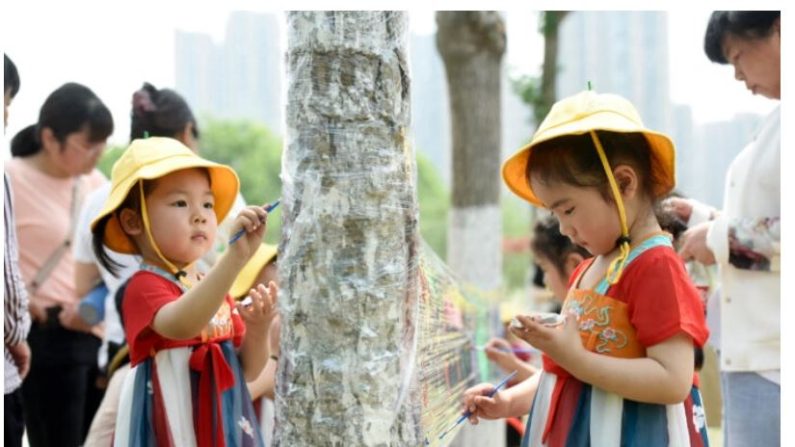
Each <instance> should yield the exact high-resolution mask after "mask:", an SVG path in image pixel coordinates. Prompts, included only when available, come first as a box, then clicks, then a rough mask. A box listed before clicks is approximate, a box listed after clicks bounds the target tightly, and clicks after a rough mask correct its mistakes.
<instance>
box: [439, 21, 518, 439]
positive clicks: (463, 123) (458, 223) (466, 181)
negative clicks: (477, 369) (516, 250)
mask: <svg viewBox="0 0 795 447" xmlns="http://www.w3.org/2000/svg"><path fill="white" fill-rule="evenodd" d="M436 23H437V34H436V43H437V47H438V49H439V53H440V54H441V56H442V60H443V61H444V66H445V72H446V74H447V86H448V93H449V98H450V117H451V130H452V133H453V135H452V141H453V163H452V166H453V172H452V175H451V178H452V183H453V196H452V203H453V207H452V209H451V210H450V217H449V219H450V220H449V224H448V230H449V231H448V239H447V260H448V263H449V265H450V267H451V269H452V271H453V272H455V273H456V275H457V276H458V278H459V279H461V280H462V281H463V282H464V283H469V284H473V285H475V286H477V287H478V288H480V289H483V290H486V291H495V290H496V289H497V288H498V287H499V286H500V283H501V278H502V251H501V246H502V244H501V239H502V216H501V212H500V205H499V199H500V180H499V178H500V177H499V172H500V164H501V163H500V162H501V156H500V153H501V151H500V146H501V141H500V133H501V127H500V88H501V82H502V57H503V54H504V53H505V43H506V42H505V25H504V22H503V20H502V18H501V17H500V15H499V14H498V13H496V12H492V11H468V12H438V13H436ZM504 443H505V424H504V422H503V421H491V422H485V421H484V422H482V423H481V424H480V425H478V426H477V427H474V426H470V425H468V424H467V425H465V426H464V428H463V429H462V431H461V432H460V433H459V436H458V437H457V438H456V439H455V441H454V445H458V446H481V445H489V446H499V445H504Z"/></svg>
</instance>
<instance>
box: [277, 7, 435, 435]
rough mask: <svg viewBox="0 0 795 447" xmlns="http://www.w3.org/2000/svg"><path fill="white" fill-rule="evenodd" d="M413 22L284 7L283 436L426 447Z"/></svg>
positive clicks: (394, 16)
mask: <svg viewBox="0 0 795 447" xmlns="http://www.w3.org/2000/svg"><path fill="white" fill-rule="evenodd" d="M406 29H407V17H406V14H405V13H399V12H331V11H329V12H291V13H288V14H287V30H288V52H287V67H288V68H287V72H288V73H287V74H288V95H287V144H286V150H285V153H284V156H283V162H282V174H281V175H282V180H283V189H282V194H283V204H284V210H283V219H284V224H283V225H284V227H283V231H282V242H281V246H280V255H279V261H278V262H279V277H280V280H281V292H280V296H279V307H280V313H281V316H282V319H283V320H282V321H283V323H282V325H281V328H282V329H281V331H282V332H281V352H282V355H281V357H280V360H279V376H278V380H277V382H278V383H277V390H276V421H277V422H276V426H277V433H276V442H275V445H283V446H314V445H345V446H349V445H379V446H387V445H419V444H421V441H419V436H420V434H419V430H420V428H419V427H420V424H419V422H418V420H419V405H418V403H417V400H416V396H415V395H414V393H415V391H416V389H417V387H416V382H411V380H415V379H413V378H412V377H413V376H414V374H413V373H412V371H413V368H411V367H410V366H411V364H410V363H411V362H412V360H411V359H410V357H411V356H408V355H406V353H407V352H409V351H410V350H411V349H412V348H411V346H412V345H413V343H414V336H415V335H414V334H415V326H414V324H415V321H414V318H415V310H416V306H417V293H418V289H417V265H418V261H417V250H418V207H417V203H416V193H415V183H416V182H415V178H416V173H415V170H416V168H415V162H414V157H413V151H412V149H411V147H410V145H408V144H407V141H406V135H408V126H409V116H410V109H409V107H410V104H409V76H408V67H407V57H406Z"/></svg>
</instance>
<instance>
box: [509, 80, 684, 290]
mask: <svg viewBox="0 0 795 447" xmlns="http://www.w3.org/2000/svg"><path fill="white" fill-rule="evenodd" d="M600 130H602V131H610V132H617V133H640V134H642V135H643V136H644V137H645V138H646V141H647V142H648V143H649V148H650V150H651V171H652V172H651V177H652V182H653V184H652V188H653V194H654V196H655V198H656V197H662V196H664V195H665V194H668V193H669V192H671V190H673V188H674V186H675V185H676V174H675V166H676V152H675V149H674V144H673V142H672V141H671V139H670V138H668V137H667V136H666V135H664V134H662V133H659V132H655V131H653V130H649V129H647V128H646V127H645V126H644V125H643V121H641V119H640V115H639V114H638V112H637V110H635V107H634V106H633V105H632V103H630V102H629V101H627V100H626V99H624V98H622V97H620V96H618V95H610V94H597V93H595V92H593V91H590V90H588V91H583V92H580V93H578V94H576V95H574V96H570V97H568V98H565V99H562V100H560V101H558V102H556V103H555V105H553V106H552V109H551V110H550V111H549V114H548V115H547V116H546V118H544V121H542V122H541V125H539V126H538V130H537V131H536V133H535V135H533V139H532V141H530V143H528V144H527V145H526V146H525V147H523V148H522V149H520V150H519V152H517V153H516V154H514V155H513V156H511V158H509V159H508V160H507V161H506V162H505V163H504V164H503V165H502V178H503V180H504V181H505V183H506V184H507V185H508V188H510V190H511V191H513V193H514V194H516V195H518V196H519V197H521V198H523V199H525V200H527V201H528V202H530V203H532V204H533V205H536V206H540V207H544V204H543V203H542V202H541V200H539V199H538V197H536V195H535V193H534V192H533V188H532V186H531V183H530V178H529V175H530V174H529V170H528V169H527V167H528V166H527V164H528V163H529V161H530V154H531V152H532V150H533V148H534V147H535V146H537V145H538V144H540V143H543V142H546V141H550V140H554V139H556V138H560V137H564V136H569V135H585V134H588V135H590V137H591V141H592V142H593V145H594V148H595V149H596V152H597V153H598V155H599V160H600V161H601V163H602V168H603V169H604V172H605V175H606V176H607V180H608V183H609V184H610V189H611V190H612V192H613V199H614V200H615V203H616V210H617V211H618V218H619V223H620V225H621V237H619V238H618V240H617V241H616V245H617V246H618V248H619V250H620V254H619V255H618V256H617V257H616V258H615V259H613V260H612V261H611V263H610V265H609V266H608V268H607V273H606V278H607V282H608V283H609V284H615V283H617V282H618V280H619V279H621V274H622V272H623V271H624V267H625V266H626V264H627V260H628V259H629V254H630V250H631V245H630V244H631V242H632V241H631V240H630V234H629V225H628V222H627V216H626V211H625V209H624V201H623V199H622V198H621V193H620V192H619V189H618V185H617V184H616V179H615V178H614V177H613V170H612V167H611V166H610V163H609V161H608V160H607V156H606V155H605V151H604V148H603V147H602V142H601V141H600V139H599V135H598V134H597V131H600Z"/></svg>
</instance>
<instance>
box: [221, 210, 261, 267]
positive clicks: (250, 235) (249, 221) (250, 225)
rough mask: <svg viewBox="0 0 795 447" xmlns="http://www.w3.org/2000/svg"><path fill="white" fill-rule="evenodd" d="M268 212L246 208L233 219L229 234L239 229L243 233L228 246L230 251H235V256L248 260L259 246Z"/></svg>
mask: <svg viewBox="0 0 795 447" xmlns="http://www.w3.org/2000/svg"><path fill="white" fill-rule="evenodd" d="M267 220H268V212H267V211H265V210H264V209H263V208H262V207H261V206H247V207H245V208H244V209H243V210H242V211H240V214H238V215H237V217H236V218H235V222H234V224H232V229H231V232H230V234H232V235H235V234H237V233H238V232H239V231H240V230H241V229H243V230H245V233H243V235H242V236H241V237H240V239H238V240H237V241H235V242H234V243H233V244H231V245H230V247H229V248H230V250H235V251H236V253H235V254H236V255H237V256H238V257H239V258H240V259H243V260H246V261H247V260H248V259H249V258H250V257H251V256H252V255H253V254H254V252H255V251H256V250H257V248H258V247H259V245H260V244H261V243H262V237H263V236H264V235H265V228H266V227H267Z"/></svg>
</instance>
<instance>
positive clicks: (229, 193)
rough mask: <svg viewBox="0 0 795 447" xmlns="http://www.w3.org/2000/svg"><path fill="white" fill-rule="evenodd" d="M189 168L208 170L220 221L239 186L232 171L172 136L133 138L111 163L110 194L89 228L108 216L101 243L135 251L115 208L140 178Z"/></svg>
mask: <svg viewBox="0 0 795 447" xmlns="http://www.w3.org/2000/svg"><path fill="white" fill-rule="evenodd" d="M190 168H205V169H207V171H208V172H209V173H210V189H211V190H212V193H213V197H214V198H215V215H216V218H217V219H218V222H221V221H222V220H223V219H224V217H226V215H227V213H229V210H230V209H231V208H232V205H233V203H234V201H235V197H237V192H238V188H239V187H240V182H239V180H238V178H237V174H235V171H234V170H233V169H232V168H230V167H229V166H226V165H222V164H218V163H214V162H212V161H209V160H205V159H203V158H201V157H199V156H198V155H196V154H195V153H193V151H191V150H190V149H188V148H187V147H186V146H185V145H183V144H182V143H180V142H179V141H177V140H175V139H173V138H165V137H150V138H145V139H138V140H134V141H133V142H132V143H131V144H130V147H128V148H127V150H125V151H124V153H123V154H122V156H121V157H120V158H119V159H118V161H116V163H115V164H114V165H113V170H112V172H111V190H110V196H109V197H108V199H107V200H106V201H105V205H104V206H103V207H102V211H101V212H100V213H99V215H97V217H95V218H94V220H93V221H92V222H91V230H92V231H93V230H94V228H95V227H96V225H97V223H98V222H99V221H100V220H102V219H103V218H104V217H105V216H111V217H110V219H109V220H108V223H107V225H106V227H105V234H104V235H103V243H104V244H105V245H107V246H108V247H109V248H110V249H112V250H114V251H117V252H119V253H131V254H133V253H136V252H137V249H136V247H135V244H134V243H133V241H132V239H130V237H129V236H127V234H126V233H125V232H124V230H122V227H121V223H120V222H119V218H118V216H117V215H116V210H117V209H118V208H119V206H121V204H122V203H123V202H124V200H125V199H126V198H127V195H128V194H129V193H130V190H131V189H132V188H133V187H134V186H135V185H137V184H138V182H139V181H140V180H153V179H157V178H160V177H163V176H165V175H167V174H170V173H172V172H175V171H179V170H182V169H190Z"/></svg>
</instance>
